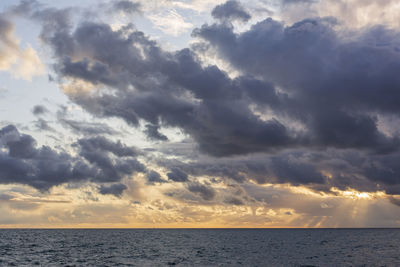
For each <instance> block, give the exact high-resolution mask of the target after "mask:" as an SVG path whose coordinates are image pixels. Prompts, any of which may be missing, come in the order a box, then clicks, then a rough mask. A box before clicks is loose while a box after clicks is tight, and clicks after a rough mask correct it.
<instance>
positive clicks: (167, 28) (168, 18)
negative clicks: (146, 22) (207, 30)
mask: <svg viewBox="0 0 400 267" xmlns="http://www.w3.org/2000/svg"><path fill="white" fill-rule="evenodd" d="M148 18H149V19H150V21H151V22H152V23H153V24H154V26H155V27H156V28H158V29H159V30H161V31H162V32H164V33H165V34H168V35H172V36H179V35H181V34H182V33H185V32H187V31H189V30H190V29H192V28H193V24H192V23H190V22H187V21H185V18H184V17H182V16H181V15H180V14H179V13H178V12H177V11H176V10H174V9H170V10H165V11H162V12H160V13H157V14H153V15H149V16H148Z"/></svg>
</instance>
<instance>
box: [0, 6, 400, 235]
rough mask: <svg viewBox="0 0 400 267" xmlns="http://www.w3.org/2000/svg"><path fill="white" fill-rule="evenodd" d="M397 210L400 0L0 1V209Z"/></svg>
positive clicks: (177, 212) (64, 215)
mask: <svg viewBox="0 0 400 267" xmlns="http://www.w3.org/2000/svg"><path fill="white" fill-rule="evenodd" d="M399 226H400V3H399V1H397V0H385V1H382V0H248V1H244V0H242V1H235V0H230V1H227V2H226V1H220V0H136V1H134V0H132V1H130V0H113V1H98V0H79V1H78V0H69V1H62V0H41V1H35V0H32V1H31V0H22V1H16V0H1V1H0V227H6V228H13V227H34V228H41V227H45V228H58V227H145V228H153V227H399Z"/></svg>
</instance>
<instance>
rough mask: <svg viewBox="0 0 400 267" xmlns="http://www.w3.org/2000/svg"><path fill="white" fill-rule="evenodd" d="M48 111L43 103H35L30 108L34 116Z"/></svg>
mask: <svg viewBox="0 0 400 267" xmlns="http://www.w3.org/2000/svg"><path fill="white" fill-rule="evenodd" d="M48 112H49V111H48V110H47V108H46V107H45V106H43V105H36V106H34V107H33V109H32V113H33V114H34V115H36V116H40V115H43V114H46V113H48Z"/></svg>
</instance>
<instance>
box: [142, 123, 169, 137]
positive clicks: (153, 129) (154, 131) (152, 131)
mask: <svg viewBox="0 0 400 267" xmlns="http://www.w3.org/2000/svg"><path fill="white" fill-rule="evenodd" d="M145 133H146V135H147V137H148V138H149V139H151V140H156V141H167V140H168V137H166V136H165V135H163V134H162V133H160V132H159V126H157V125H151V124H147V125H146V130H145Z"/></svg>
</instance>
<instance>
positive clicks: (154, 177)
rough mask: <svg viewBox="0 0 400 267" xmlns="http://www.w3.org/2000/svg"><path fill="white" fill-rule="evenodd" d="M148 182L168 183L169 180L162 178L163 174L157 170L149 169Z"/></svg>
mask: <svg viewBox="0 0 400 267" xmlns="http://www.w3.org/2000/svg"><path fill="white" fill-rule="evenodd" d="M146 178H147V182H148V183H149V184H154V183H166V182H167V181H166V180H164V179H162V178H161V175H160V174H159V173H158V172H156V171H149V172H148V173H147V174H146Z"/></svg>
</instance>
